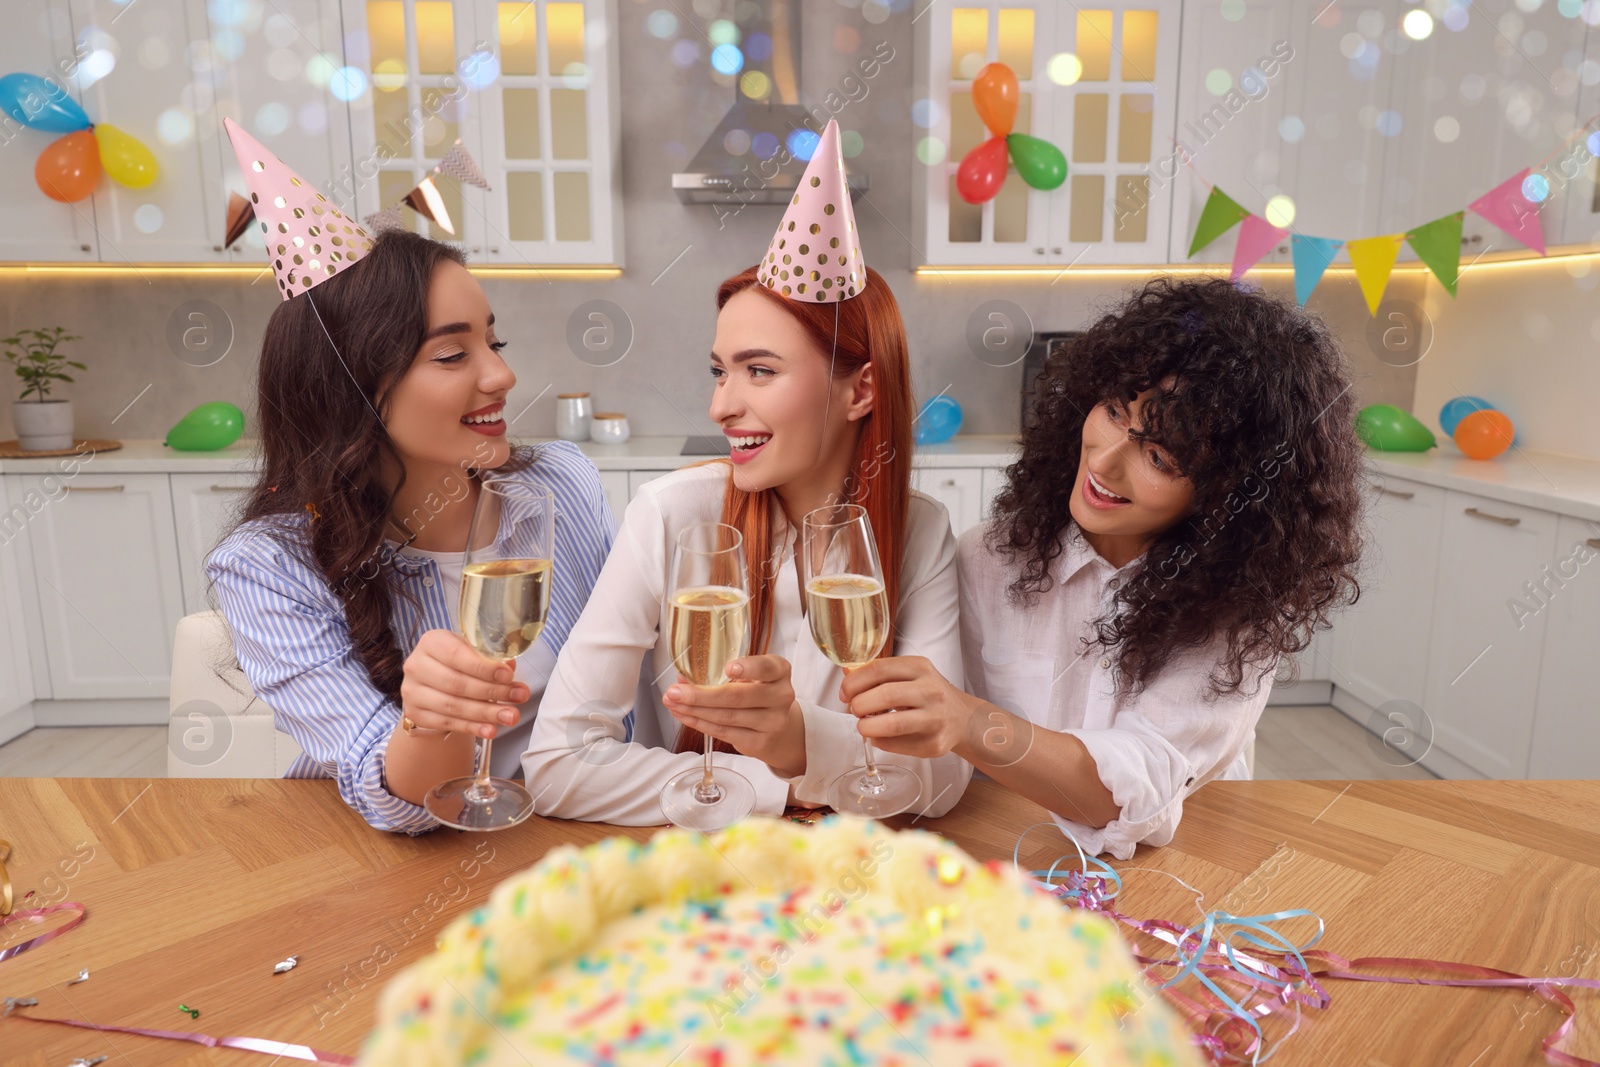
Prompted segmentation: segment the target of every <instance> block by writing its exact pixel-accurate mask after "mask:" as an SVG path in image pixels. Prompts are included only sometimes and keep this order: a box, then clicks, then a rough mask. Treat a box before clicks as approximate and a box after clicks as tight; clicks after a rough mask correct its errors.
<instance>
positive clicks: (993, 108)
mask: <svg viewBox="0 0 1600 1067" xmlns="http://www.w3.org/2000/svg"><path fill="white" fill-rule="evenodd" d="M1019 96H1020V94H1019V92H1018V90H1017V76H1016V74H1015V73H1014V72H1013V71H1012V69H1011V68H1010V67H1008V66H1006V65H1005V64H1004V63H990V64H989V65H988V66H986V67H984V68H983V69H982V70H980V71H978V76H977V77H976V78H974V79H972V106H973V107H975V108H977V109H978V117H979V118H980V119H982V120H983V124H984V125H985V126H987V127H989V132H990V133H992V134H994V135H995V136H996V137H1004V136H1005V135H1006V134H1008V133H1010V132H1011V127H1012V126H1014V125H1016V122H1017V100H1018V98H1019Z"/></svg>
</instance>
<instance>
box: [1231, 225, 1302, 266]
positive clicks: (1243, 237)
mask: <svg viewBox="0 0 1600 1067" xmlns="http://www.w3.org/2000/svg"><path fill="white" fill-rule="evenodd" d="M1287 236H1289V231H1288V230H1286V229H1283V228H1282V227H1280V226H1274V225H1273V224H1272V223H1270V222H1268V221H1267V220H1266V219H1264V218H1261V217H1260V216H1259V215H1246V216H1245V219H1244V225H1243V226H1240V227H1239V241H1238V243H1237V244H1235V245H1234V246H1233V271H1232V273H1230V274H1229V275H1228V277H1229V278H1231V279H1232V280H1233V281H1238V280H1239V279H1240V277H1241V276H1243V274H1244V272H1245V271H1247V270H1249V269H1250V268H1251V267H1253V266H1255V265H1256V264H1257V263H1259V262H1260V261H1261V257H1262V256H1264V255H1266V254H1267V253H1268V252H1270V251H1272V247H1273V246H1274V245H1276V244H1277V243H1278V242H1279V241H1281V240H1283V239H1284V238H1285V237H1287Z"/></svg>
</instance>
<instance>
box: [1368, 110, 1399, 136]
mask: <svg viewBox="0 0 1600 1067" xmlns="http://www.w3.org/2000/svg"><path fill="white" fill-rule="evenodd" d="M1404 125H1405V120H1404V119H1403V118H1402V117H1401V115H1400V112H1398V111H1394V110H1389V109H1385V110H1383V111H1380V112H1378V119H1377V121H1376V122H1374V123H1373V128H1374V129H1376V130H1377V131H1378V132H1379V133H1381V134H1383V136H1385V137H1399V136H1400V130H1401V128H1402V127H1403V126H1404Z"/></svg>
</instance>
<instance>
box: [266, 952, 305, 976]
mask: <svg viewBox="0 0 1600 1067" xmlns="http://www.w3.org/2000/svg"><path fill="white" fill-rule="evenodd" d="M299 964H300V957H299V956H298V955H294V956H290V957H289V958H288V959H286V960H279V961H278V962H277V963H276V964H275V965H273V968H272V973H273V974H283V973H285V972H287V971H292V970H294V969H295V967H297V966H299Z"/></svg>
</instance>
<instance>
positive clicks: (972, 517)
mask: <svg viewBox="0 0 1600 1067" xmlns="http://www.w3.org/2000/svg"><path fill="white" fill-rule="evenodd" d="M911 487H912V488H913V489H918V490H921V491H922V492H924V493H926V494H928V495H929V496H931V497H933V499H935V500H937V501H938V502H939V503H941V504H943V505H944V507H945V510H946V511H948V512H949V513H950V528H951V530H953V531H954V532H955V535H956V536H957V537H960V536H961V535H962V534H963V533H965V532H966V531H967V530H968V529H970V528H971V527H973V526H976V525H978V523H979V522H981V521H982V519H983V500H984V497H983V472H982V471H981V470H979V469H978V468H975V467H950V468H943V469H936V468H930V467H918V468H913V469H912V472H911Z"/></svg>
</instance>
